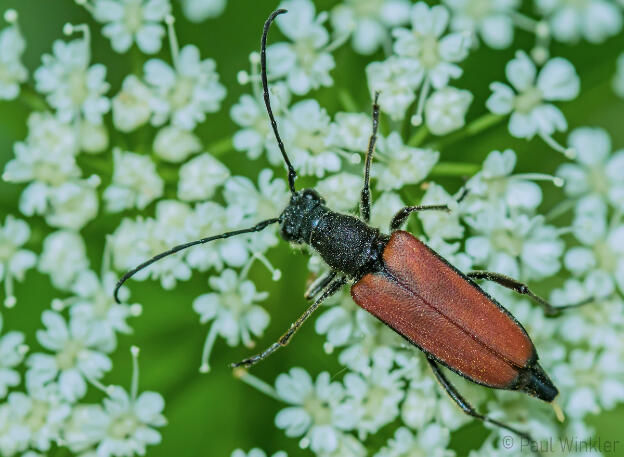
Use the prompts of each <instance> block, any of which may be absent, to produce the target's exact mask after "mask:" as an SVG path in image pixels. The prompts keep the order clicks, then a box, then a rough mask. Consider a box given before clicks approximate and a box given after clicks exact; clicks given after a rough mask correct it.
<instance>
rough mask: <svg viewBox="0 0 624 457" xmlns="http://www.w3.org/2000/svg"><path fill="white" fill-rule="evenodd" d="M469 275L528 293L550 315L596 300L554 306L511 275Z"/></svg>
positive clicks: (487, 273)
mask: <svg viewBox="0 0 624 457" xmlns="http://www.w3.org/2000/svg"><path fill="white" fill-rule="evenodd" d="M467 276H468V277H469V278H471V279H485V280H487V281H492V282H495V283H497V284H500V285H501V286H503V287H506V288H508V289H511V290H513V291H515V292H517V293H519V294H522V295H526V296H527V297H529V298H530V299H531V300H533V302H535V303H536V304H537V305H539V306H540V307H541V308H542V309H543V310H544V314H545V315H546V316H549V317H551V316H556V315H558V314H559V313H561V311H565V310H568V309H572V308H578V307H579V306H583V305H587V304H588V303H592V302H593V301H594V298H593V297H590V298H588V299H587V300H583V301H581V302H579V303H573V304H570V305H563V306H554V305H552V304H550V303H549V302H548V301H546V300H544V299H543V298H542V297H540V296H539V295H536V294H535V293H533V292H532V291H531V289H529V287H528V286H527V285H526V284H524V283H522V282H520V281H516V280H515V279H513V278H510V277H509V276H505V275H503V274H500V273H492V272H490V271H472V272H470V273H468V274H467Z"/></svg>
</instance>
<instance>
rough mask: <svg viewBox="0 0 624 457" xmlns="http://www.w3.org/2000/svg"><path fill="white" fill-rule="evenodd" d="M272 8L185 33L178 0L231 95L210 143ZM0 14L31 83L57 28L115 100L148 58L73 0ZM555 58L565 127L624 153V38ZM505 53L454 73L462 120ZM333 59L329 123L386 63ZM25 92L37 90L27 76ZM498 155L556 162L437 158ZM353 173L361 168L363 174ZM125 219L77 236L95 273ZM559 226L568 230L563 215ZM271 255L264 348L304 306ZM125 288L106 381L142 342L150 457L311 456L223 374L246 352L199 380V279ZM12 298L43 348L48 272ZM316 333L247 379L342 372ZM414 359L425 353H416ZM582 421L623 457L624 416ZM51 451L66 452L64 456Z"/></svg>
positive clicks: (22, 118)
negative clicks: (239, 452)
mask: <svg viewBox="0 0 624 457" xmlns="http://www.w3.org/2000/svg"><path fill="white" fill-rule="evenodd" d="M316 4H317V10H318V11H320V10H328V9H330V8H331V7H332V6H333V5H334V4H336V2H332V1H318V2H316ZM277 5H278V1H274V0H270V1H269V0H262V1H260V0H230V1H229V4H228V6H227V8H226V10H225V13H224V14H223V15H222V16H220V17H218V18H216V19H209V20H207V21H205V22H204V23H202V24H192V23H189V22H188V21H186V20H185V19H184V16H183V15H182V14H181V11H180V8H179V6H180V5H179V4H178V3H175V2H174V14H175V16H176V18H177V22H176V30H177V35H178V39H179V42H180V45H181V46H183V45H184V44H187V43H193V44H195V45H197V46H198V47H199V48H200V50H201V52H202V57H203V58H205V57H212V58H214V59H215V60H216V61H217V69H218V72H219V74H220V76H221V81H222V83H223V84H224V85H225V86H226V87H227V91H228V94H227V98H226V99H225V101H224V103H223V108H222V110H221V111H220V112H219V113H216V114H211V115H208V119H207V120H206V122H204V123H203V124H202V125H200V126H199V127H198V129H197V130H196V133H197V134H198V135H199V136H200V138H201V139H202V140H203V141H204V144H205V145H210V144H212V143H214V142H218V141H219V140H222V139H223V138H226V137H231V135H232V134H233V133H234V132H235V131H236V129H237V128H236V125H235V124H234V123H233V122H232V121H231V119H230V117H229V108H230V106H231V105H232V104H233V103H235V102H236V101H237V100H238V97H239V95H240V94H241V93H244V92H249V90H250V88H249V87H241V86H240V85H239V84H238V83H237V81H236V74H237V72H238V71H239V70H241V69H245V70H246V69H248V54H249V52H251V51H254V50H258V48H259V41H260V33H261V29H262V24H263V22H264V20H265V18H266V16H267V15H268V14H269V12H270V11H271V10H272V9H274V8H275V7H276V6H277ZM0 6H1V8H0V10H2V11H3V10H4V9H6V8H10V7H12V8H15V9H16V10H18V12H19V14H20V26H21V28H22V31H23V33H24V35H25V37H26V39H27V51H26V54H25V64H26V66H27V67H28V68H29V70H30V71H31V75H32V71H34V69H35V68H36V67H37V66H39V64H40V56H41V54H42V53H44V52H50V49H51V44H52V42H53V40H56V39H66V38H65V37H64V36H63V34H62V27H63V24H65V23H66V22H71V23H74V24H78V23H85V22H86V23H88V24H90V25H91V28H92V36H93V62H101V63H104V64H105V65H106V66H107V68H108V76H107V80H108V81H109V82H110V83H111V85H112V89H111V91H110V92H109V94H108V95H109V96H112V95H114V94H115V93H117V92H118V90H119V87H120V84H121V81H122V80H123V77H124V76H125V75H127V74H128V73H131V72H135V73H137V74H141V73H142V71H141V67H142V63H143V61H144V60H146V58H145V56H142V55H141V54H140V53H138V51H137V50H136V49H134V48H133V50H131V51H130V52H129V53H127V54H125V55H118V54H115V53H114V52H113V51H112V50H111V48H110V43H109V40H108V39H106V38H104V37H102V36H101V34H100V32H99V30H100V26H99V25H98V24H96V23H94V22H93V21H92V20H91V19H90V16H89V14H87V12H86V11H85V10H84V9H83V8H82V7H79V6H77V5H76V4H75V3H74V2H73V1H71V0H54V1H52V0H0ZM526 12H528V13H530V9H529V8H526ZM271 35H272V39H273V40H277V39H279V37H280V33H279V30H278V29H277V28H275V29H274V30H273V31H272V34H271ZM533 41H534V37H532V36H531V35H529V34H527V33H524V32H521V31H517V35H516V41H515V43H514V49H516V48H522V49H525V50H529V49H530V48H531V47H532V45H533ZM551 51H552V54H553V55H559V56H563V57H566V58H568V59H569V60H571V61H572V63H573V64H574V65H575V67H576V69H577V72H578V73H579V75H580V77H581V95H580V96H579V97H578V98H577V99H576V100H574V101H573V102H569V103H562V104H560V107H561V108H562V110H563V112H564V114H565V115H566V117H567V119H568V122H569V126H570V128H571V129H572V128H574V127H578V126H581V125H591V126H602V127H604V128H606V129H607V130H608V131H609V132H610V133H611V135H612V138H613V145H614V149H618V148H621V147H623V146H624V128H623V127H624V101H623V100H621V99H618V98H617V97H615V96H614V94H613V92H612V90H611V88H610V79H611V77H612V75H613V73H614V71H615V58H616V56H617V55H618V54H619V53H620V52H622V51H624V36H618V37H616V38H613V39H610V40H608V41H607V42H605V43H604V44H602V45H600V46H593V45H588V44H585V43H582V44H579V45H578V46H574V47H569V46H563V45H559V44H557V43H553V45H552V47H551ZM513 53H514V51H513V50H512V49H507V50H504V51H496V52H495V51H492V50H489V49H488V48H485V47H482V48H481V49H480V50H478V51H475V52H473V53H471V54H470V56H469V57H468V58H467V59H466V61H464V62H463V63H462V67H463V68H464V76H463V77H462V78H460V79H459V80H457V81H456V82H455V83H454V85H455V86H457V87H461V88H467V89H469V90H471V91H472V93H473V94H474V96H475V98H474V101H473V104H472V106H471V109H470V111H469V113H468V121H470V120H471V119H474V118H476V117H478V116H480V115H481V114H483V113H484V112H485V108H484V103H485V100H486V98H487V96H488V95H489V90H488V85H489V83H490V82H491V81H494V80H504V66H505V63H506V62H507V61H508V60H509V59H511V58H512V57H513ZM334 56H335V59H336V63H337V65H336V68H335V69H334V71H333V72H332V75H333V78H334V81H335V87H334V88H329V89H321V90H319V91H317V92H314V93H312V94H311V95H312V96H313V97H315V98H317V99H318V100H319V102H320V103H321V105H322V106H323V107H325V108H326V109H327V110H328V111H329V112H330V114H332V113H335V112H336V111H340V110H344V109H345V108H344V107H343V106H341V105H340V102H339V100H338V99H337V97H336V96H335V93H336V92H335V91H336V89H341V90H347V91H349V93H350V94H351V95H352V97H353V99H354V100H355V102H356V103H357V105H358V108H360V109H361V110H362V111H364V112H368V111H369V107H370V99H369V95H368V88H367V85H366V78H365V73H364V67H365V65H366V64H367V63H368V62H370V61H373V60H381V59H382V58H383V56H382V55H381V53H380V54H378V55H373V56H370V57H362V56H358V55H357V54H355V53H354V52H353V51H352V50H351V48H350V46H349V45H345V46H343V47H341V48H340V49H338V50H337V51H336V52H335V54H334ZM159 57H162V58H163V59H165V60H167V61H170V57H169V52H168V46H167V45H163V51H161V53H160V55H159ZM29 84H30V85H31V86H32V85H33V84H32V78H31V80H30V82H29ZM30 110H31V108H30V107H29V106H28V104H27V103H25V102H23V101H20V100H16V101H13V102H2V103H0V168H4V164H5V163H6V162H7V161H8V160H9V159H10V158H11V157H12V155H13V153H12V143H13V142H14V141H16V140H21V139H23V138H24V137H25V135H26V133H27V131H26V119H27V115H28V113H29V112H30ZM109 118H110V116H108V119H107V122H108V123H109V125H110V119H109ZM111 130H112V129H111ZM382 131H385V132H387V131H388V123H387V122H386V123H385V125H382ZM152 133H153V132H152ZM150 135H151V134H150V129H149V128H142V129H139V131H138V132H135V133H132V134H130V135H125V138H123V139H122V138H121V134H119V133H112V134H111V144H115V143H116V142H117V141H118V140H119V141H124V142H126V143H127V144H129V145H130V147H132V146H134V145H140V144H142V145H148V146H147V147H149V145H151V141H152V137H151V136H150ZM557 138H558V140H560V141H561V142H564V141H565V136H563V135H559V136H557ZM507 147H511V148H513V149H515V150H516V152H517V153H518V156H519V164H518V168H517V169H518V171H520V172H524V171H538V170H539V171H541V172H545V173H552V172H554V170H555V169H556V167H557V165H558V164H559V163H561V162H562V159H563V158H562V157H561V156H559V155H558V154H557V153H555V152H553V151H552V150H550V149H549V148H548V147H547V146H546V145H545V144H544V143H543V142H541V140H533V141H530V142H526V141H521V140H515V139H513V138H511V137H510V136H509V134H508V133H507V130H506V126H505V123H502V124H498V125H497V126H495V127H493V128H491V129H489V130H487V131H486V132H483V133H481V134H480V135H478V136H477V137H473V138H463V139H461V140H459V139H458V140H457V141H454V142H452V144H448V145H445V147H444V148H442V150H441V159H440V160H441V161H462V162H474V163H479V162H481V161H482V160H483V159H484V157H485V156H486V154H487V153H488V152H489V151H490V150H492V149H504V148H507ZM208 151H210V149H209V148H208ZM106 154H108V155H107V156H106V157H110V153H106ZM242 158H243V155H242V154H241V153H236V152H234V151H230V152H228V153H226V154H225V155H223V156H221V157H220V159H221V160H222V161H223V162H224V163H225V164H226V165H228V166H229V167H230V168H231V170H232V173H233V174H242V175H245V176H248V177H250V178H252V179H253V180H254V181H255V177H256V175H257V173H258V171H259V170H260V169H261V168H262V167H264V166H266V163H265V162H263V161H261V160H260V161H256V162H250V161H248V160H241V159H242ZM87 159H88V157H87ZM81 165H84V166H85V168H84V169H85V174H89V169H88V162H86V161H82V162H81ZM353 171H354V172H356V173H357V172H359V167H356V168H354V169H353ZM435 179H438V180H439V182H440V183H442V184H443V185H445V186H446V187H447V189H448V190H450V191H455V190H456V189H457V188H459V187H460V186H461V184H462V181H461V180H460V179H459V178H446V177H436V178H435ZM310 183H311V182H310ZM106 184H107V178H104V181H103V183H102V185H101V186H100V190H102V189H104V188H105V187H106ZM543 188H544V190H545V192H544V195H545V204H544V208H545V209H548V208H549V207H550V206H552V205H553V204H554V203H555V202H557V201H558V200H559V199H561V198H562V193H561V192H560V191H558V190H554V189H552V188H550V187H548V186H543ZM21 189H22V186H17V185H9V184H6V183H3V182H0V217H1V219H2V220H4V215H5V214H8V213H12V214H15V215H18V214H19V213H18V210H17V201H18V198H19V194H20V192H21ZM418 192H419V191H418V189H417V188H415V189H413V192H411V193H413V195H419V193H418ZM408 193H410V192H408ZM167 194H168V195H174V194H175V185H173V184H171V183H169V184H168V188H167ZM153 210H154V205H153V204H152V205H150V207H148V209H147V210H146V211H144V212H143V214H145V215H152V214H153ZM129 215H130V216H133V214H129ZM120 220H121V217H120V216H118V215H117V216H111V215H107V214H104V213H103V212H101V213H100V216H99V217H98V218H97V219H96V220H94V221H92V222H91V223H89V224H88V225H87V226H86V228H85V229H84V230H83V231H82V234H83V236H84V238H85V241H86V243H87V246H88V253H89V256H90V258H91V265H92V267H93V268H95V269H99V264H100V258H101V255H102V248H103V241H104V237H105V235H106V234H107V233H111V232H112V231H113V230H114V229H115V227H116V226H117V225H118V223H119V221H120ZM29 222H31V227H32V229H33V236H32V239H31V242H30V243H29V247H30V248H32V249H35V250H36V251H39V250H40V249H41V240H42V239H43V238H44V237H45V236H46V235H47V234H48V233H50V232H51V231H52V230H51V229H50V228H49V227H47V226H46V225H45V223H44V221H43V220H42V219H41V218H32V219H31V220H29ZM559 222H560V223H561V224H562V225H563V224H565V223H566V221H565V218H562V220H560V221H559ZM206 235H208V234H206ZM268 256H269V258H270V259H271V261H272V262H273V264H274V265H275V266H277V267H280V268H281V269H282V271H283V277H282V280H281V281H280V282H278V283H274V282H272V281H271V279H270V277H269V275H268V274H267V272H266V270H264V269H262V268H253V269H252V272H251V277H252V279H253V280H254V282H256V284H257V285H258V288H259V290H267V291H269V292H270V297H269V299H268V300H267V302H266V303H265V305H266V308H267V309H268V311H269V313H270V314H271V316H272V320H271V324H270V325H269V327H268V329H267V331H266V333H265V336H264V338H262V339H261V340H260V341H259V342H258V345H259V347H264V346H265V345H267V344H269V343H271V342H273V341H274V340H275V339H276V338H277V337H278V336H279V335H281V333H282V331H283V330H285V329H286V328H287V326H288V325H289V324H290V322H292V321H293V320H294V319H295V318H296V317H298V316H299V314H300V313H301V312H302V311H303V309H304V307H305V301H304V299H303V297H302V294H303V290H304V288H305V283H306V279H307V277H308V273H307V269H306V258H305V256H304V255H302V254H301V253H298V252H297V253H294V254H293V252H292V251H291V250H290V249H289V247H288V246H287V245H286V244H281V245H280V246H279V247H278V248H275V249H273V250H272V251H270V252H269V253H268ZM130 288H131V290H132V299H133V301H137V302H139V303H142V304H143V306H144V312H143V315H142V316H141V317H140V318H138V319H132V320H130V321H129V322H130V324H131V325H132V326H133V327H134V328H135V332H134V334H132V335H128V336H121V338H120V344H119V348H118V350H117V351H116V353H115V354H114V355H113V366H114V368H113V371H112V372H111V373H110V374H109V375H107V377H106V378H105V381H106V382H107V383H114V384H121V385H124V386H128V385H129V382H130V373H131V358H130V353H129V350H128V349H129V347H130V345H132V344H135V345H138V346H139V347H140V348H141V357H140V367H141V371H140V372H141V380H140V387H141V390H156V391H158V392H160V393H161V394H162V395H163V396H164V398H165V401H166V407H165V414H166V416H167V418H168V420H169V425H168V426H167V427H166V428H164V429H163V430H162V435H163V442H162V444H161V445H160V446H157V447H153V448H149V449H148V454H147V455H149V456H154V457H156V456H167V457H171V456H229V454H230V453H231V451H232V450H233V449H235V448H237V447H241V448H243V449H245V450H248V449H249V448H251V447H254V446H259V447H262V448H263V449H265V450H266V451H267V452H268V453H269V454H270V453H272V452H274V451H276V450H279V449H284V450H286V451H288V453H289V455H291V456H298V455H312V453H311V452H310V451H302V450H300V449H299V448H298V446H297V442H298V440H297V439H288V438H286V437H285V436H284V435H283V432H282V431H280V430H277V429H276V428H275V426H274V425H273V420H274V417H275V413H276V412H277V411H278V410H279V409H280V408H281V407H282V405H280V404H278V403H277V402H276V401H274V400H273V399H270V398H268V397H265V396H264V395H263V394H261V393H259V392H257V391H255V390H253V389H252V388H250V387H248V386H247V385H245V384H243V383H241V382H239V381H237V380H235V379H234V378H233V377H232V375H231V372H230V369H229V368H227V364H228V363H229V362H233V361H237V360H239V359H241V358H243V357H244V356H246V355H248V354H249V352H250V351H249V350H248V349H245V348H244V347H239V348H230V347H228V346H227V345H226V344H224V342H223V341H222V340H217V343H216V345H215V348H214V350H213V354H212V362H211V365H212V367H213V369H212V372H211V373H209V374H207V375H201V374H200V373H199V372H198V367H199V360H200V354H201V350H202V344H203V341H204V338H205V332H206V331H207V327H206V326H201V325H200V324H199V321H198V316H197V315H196V314H195V313H194V312H193V311H192V309H191V303H192V300H193V299H194V298H195V297H196V296H198V295H199V294H201V293H204V292H205V291H207V288H208V285H207V281H206V276H205V275H200V274H196V275H194V277H193V278H192V280H191V281H188V282H186V283H181V284H179V285H178V287H176V289H175V290H174V291H165V290H163V289H162V288H161V287H160V285H159V284H158V283H151V282H142V283H140V282H132V283H131V284H130ZM538 291H539V290H538ZM16 295H17V297H18V305H17V306H16V308H15V309H13V310H3V311H2V313H3V315H4V318H5V329H16V330H22V331H26V332H27V338H28V343H29V345H30V346H31V347H32V348H36V347H37V346H38V345H37V343H36V340H35V338H34V332H35V330H36V329H37V328H38V327H39V326H40V315H41V312H42V311H43V310H44V309H46V308H47V307H49V305H50V301H51V299H52V298H54V297H55V296H57V295H58V293H57V292H55V291H54V290H53V289H52V287H51V286H50V284H49V281H48V279H47V277H46V276H44V275H41V274H39V273H38V272H36V271H30V272H29V273H28V275H27V280H26V282H25V283H21V284H17V286H16ZM313 327H314V326H313V324H309V325H307V326H305V327H304V328H303V329H302V331H301V332H300V334H299V335H298V336H297V338H295V340H294V342H293V344H292V345H291V346H290V347H289V348H288V349H287V350H284V351H281V352H280V353H279V354H278V355H276V356H274V357H271V358H270V359H268V360H267V361H265V362H264V363H262V364H260V365H259V366H258V367H257V368H254V374H256V375H257V376H259V377H261V378H262V379H265V380H266V381H268V382H270V383H273V381H274V379H275V377H276V376H277V374H278V373H281V372H284V371H286V370H288V369H289V368H291V367H293V366H303V367H305V368H306V369H308V371H309V372H310V373H312V374H313V375H316V374H317V373H319V372H320V371H323V370H328V371H329V372H330V373H332V374H337V373H338V372H339V371H340V369H341V367H340V366H339V365H338V364H337V362H336V356H335V355H333V356H331V355H326V354H325V353H324V352H323V350H322V342H323V337H320V336H318V335H316V334H315V332H314V328H313ZM623 337H624V336H623ZM415 356H416V357H419V356H420V355H418V354H416V353H415ZM91 395H92V396H91V397H88V398H87V400H92V401H98V396H97V395H96V393H91ZM590 422H591V423H592V424H593V425H595V426H596V427H597V435H598V436H600V437H601V438H602V439H603V440H615V439H619V440H620V444H619V445H618V446H617V447H616V452H615V453H611V454H607V455H610V456H624V433H622V429H623V426H622V423H624V407H620V408H618V409H616V410H614V411H611V412H608V413H604V414H601V415H600V416H597V417H595V418H593V419H592V420H591V421H590ZM388 428H390V427H387V429H388ZM384 431H385V430H384ZM383 436H384V438H383V439H382V438H381V437H379V444H382V442H384V441H385V437H386V436H387V433H384V434H383ZM484 436H485V431H484V430H483V428H482V425H481V424H479V423H470V424H468V425H466V426H465V427H464V428H462V429H461V430H459V431H458V432H457V433H455V435H454V437H453V440H452V443H451V447H453V448H454V449H457V450H458V455H460V456H461V455H465V454H466V453H467V451H468V450H469V449H471V448H474V447H478V446H479V444H480V442H481V440H482V439H483V438H484ZM373 439H374V438H373ZM52 455H62V452H57V453H56V454H55V453H52Z"/></svg>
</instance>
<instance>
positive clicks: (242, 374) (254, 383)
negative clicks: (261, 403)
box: [234, 368, 284, 402]
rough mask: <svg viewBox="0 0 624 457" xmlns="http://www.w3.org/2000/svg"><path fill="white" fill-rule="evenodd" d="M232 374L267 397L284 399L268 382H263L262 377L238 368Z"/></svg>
mask: <svg viewBox="0 0 624 457" xmlns="http://www.w3.org/2000/svg"><path fill="white" fill-rule="evenodd" d="M234 376H236V377H237V378H238V379H240V380H241V381H243V382H244V383H245V384H247V385H249V386H251V387H253V388H255V389H257V390H259V391H260V392H262V393H263V394H265V395H268V396H269V397H271V398H273V399H275V400H277V401H281V402H283V401H284V400H283V399H282V398H281V397H280V396H279V394H278V393H277V391H276V390H275V389H274V388H273V386H271V385H270V384H268V383H266V382H264V381H263V380H262V379H260V378H258V377H256V376H254V375H252V374H250V373H249V372H248V371H247V370H246V369H244V368H239V369H236V370H235V371H234Z"/></svg>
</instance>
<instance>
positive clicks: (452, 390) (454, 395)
mask: <svg viewBox="0 0 624 457" xmlns="http://www.w3.org/2000/svg"><path fill="white" fill-rule="evenodd" d="M427 362H429V365H430V366H431V370H432V371H433V374H434V375H435V377H436V379H437V380H438V382H439V383H440V385H441V386H442V387H443V388H444V390H445V391H446V393H447V394H448V396H449V397H451V399H452V400H453V401H454V402H455V403H457V406H459V407H460V408H461V410H462V411H463V412H464V413H465V414H468V415H469V416H472V417H474V418H475V419H478V420H480V421H483V422H488V423H490V424H492V425H496V426H497V427H501V428H503V429H505V430H509V431H510V432H512V433H515V434H516V435H518V436H519V437H520V438H523V439H525V440H528V441H529V442H530V443H533V438H531V435H529V434H528V433H526V432H523V431H520V430H518V429H516V428H514V427H512V426H510V425H507V424H505V423H503V422H499V421H497V420H496V419H492V418H490V417H488V416H486V415H484V414H481V413H479V412H478V411H477V410H476V409H474V407H473V406H472V405H471V404H470V403H468V402H467V401H466V399H465V398H464V397H463V396H462V395H461V394H460V393H459V392H458V391H457V388H456V387H455V386H454V385H453V384H452V383H451V381H449V379H448V378H447V377H446V375H445V374H444V373H443V372H442V370H441V368H440V366H439V365H438V363H437V362H436V361H435V360H434V359H433V358H431V357H429V356H427Z"/></svg>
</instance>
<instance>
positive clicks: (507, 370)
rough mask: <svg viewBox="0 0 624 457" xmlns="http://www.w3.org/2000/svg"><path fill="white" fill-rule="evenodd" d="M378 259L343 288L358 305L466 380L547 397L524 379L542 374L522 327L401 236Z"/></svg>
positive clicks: (547, 386) (544, 385)
mask: <svg viewBox="0 0 624 457" xmlns="http://www.w3.org/2000/svg"><path fill="white" fill-rule="evenodd" d="M383 260H384V266H385V268H384V270H382V271H381V272H377V273H369V274H367V275H365V276H364V277H363V278H362V279H360V280H359V281H358V282H357V283H355V284H354V285H353V287H352V288H351V296H352V297H353V299H354V300H355V302H356V303H357V304H358V305H360V306H361V307H362V308H364V309H365V310H367V311H368V312H370V313H371V314H373V315H374V316H375V317H377V318H378V319H380V320H381V321H383V322H384V323H386V324H387V325H388V326H390V327H391V328H393V329H394V330H395V331H396V332H397V333H398V334H400V335H401V336H403V337H404V338H406V339H407V340H408V341H409V342H410V343H412V344H414V345H415V346H418V347H419V348H420V349H422V350H423V351H425V352H427V353H428V354H430V355H431V356H432V357H433V358H434V359H435V360H436V361H438V362H440V363H442V364H444V365H445V366H447V367H448V368H450V369H452V370H453V371H455V372H457V373H459V374H461V375H462V376H464V377H466V378H468V379H470V380H471V381H474V382H476V383H479V384H483V385H485V386H488V387H493V388H498V389H520V390H527V391H529V392H530V393H531V394H533V395H535V396H537V397H539V398H541V399H543V400H545V401H551V400H553V399H554V398H555V396H556V395H557V389H556V388H555V387H554V385H553V384H552V383H551V382H550V380H548V379H547V378H546V380H544V377H543V376H544V375H542V376H540V377H541V378H542V380H538V379H537V377H536V376H533V375H532V374H531V370H532V369H533V368H535V369H536V370H537V371H539V372H540V374H542V373H543V370H542V369H541V367H539V365H538V364H537V353H536V351H535V347H534V346H533V343H532V342H531V339H530V338H529V336H528V335H527V333H526V331H525V330H524V328H523V327H522V325H521V324H520V323H518V322H517V321H516V320H515V319H514V318H513V317H512V316H511V314H509V312H507V311H506V310H505V309H504V308H503V307H502V306H500V305H499V304H498V303H497V302H496V301H494V299H492V298H491V297H490V296H488V295H487V294H486V293H485V292H483V290H481V288H479V287H478V286H477V285H476V284H475V283H473V282H472V281H471V280H470V279H468V278H467V277H465V276H464V275H463V274H461V273H460V272H459V271H458V270H456V269H455V268H453V267H452V266H451V265H450V264H449V263H448V262H446V261H445V260H444V259H442V258H441V257H440V256H439V255H437V254H436V253H435V252H434V251H432V250H431V249H429V248H428V247H427V246H426V245H425V244H424V243H422V242H421V241H419V240H418V239H417V238H415V237H414V236H413V235H412V234H410V233H408V232H404V231H401V230H398V231H396V232H394V233H393V234H392V235H391V237H390V240H389V241H388V244H387V245H386V248H385V249H384V251H383ZM527 372H528V373H527Z"/></svg>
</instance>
